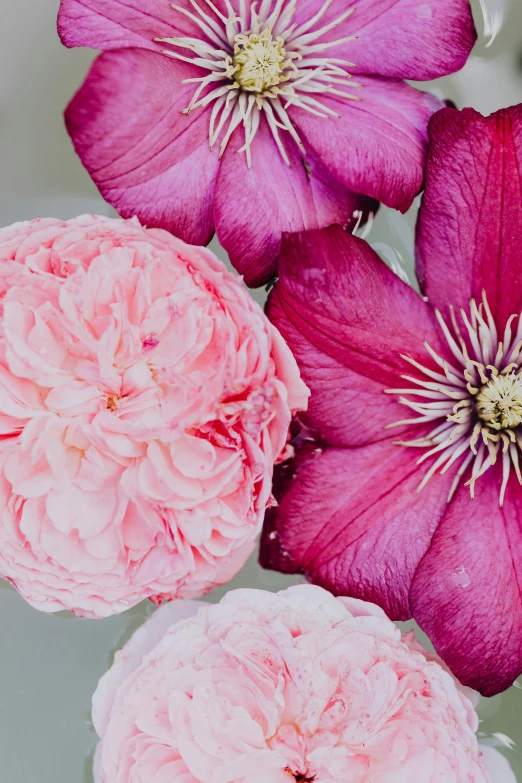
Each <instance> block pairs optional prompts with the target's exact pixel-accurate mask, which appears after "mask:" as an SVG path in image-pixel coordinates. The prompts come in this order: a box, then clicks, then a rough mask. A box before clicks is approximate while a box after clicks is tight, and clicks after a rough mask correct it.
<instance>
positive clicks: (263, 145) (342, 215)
mask: <svg viewBox="0 0 522 783" xmlns="http://www.w3.org/2000/svg"><path fill="white" fill-rule="evenodd" d="M282 135H285V134H282ZM243 144H244V134H243V131H242V130H237V131H236V132H235V133H234V136H233V137H232V139H231V141H230V143H229V144H228V146H227V148H226V151H225V154H224V157H223V161H222V163H221V166H220V169H219V175H218V179H217V183H216V206H215V219H216V230H217V234H218V237H219V240H220V242H221V244H222V245H223V247H225V249H226V250H227V252H228V253H229V255H230V258H231V261H232V264H233V265H234V267H235V268H236V269H237V271H238V272H239V273H240V274H242V275H243V276H244V278H245V282H246V283H247V285H249V286H257V285H262V284H263V283H266V282H268V281H269V280H270V279H271V278H272V277H273V276H274V275H275V273H276V271H277V256H278V253H279V250H280V247H281V235H282V233H283V232H285V231H288V232H296V231H303V230H306V229H314V228H322V227H323V226H327V225H330V224H332V223H342V224H349V225H355V222H356V217H354V212H355V210H357V209H362V210H369V209H373V210H374V211H375V210H376V209H377V204H376V203H373V202H371V201H370V200H369V199H365V198H363V197H361V196H357V195H356V194H355V193H353V192H351V191H350V190H349V189H348V188H347V187H346V186H345V185H343V184H341V183H340V182H338V181H337V180H336V179H335V177H333V176H332V175H331V174H330V173H329V172H328V171H326V170H325V169H324V168H323V167H322V166H321V164H320V163H319V162H318V161H317V159H316V157H315V156H314V155H313V154H311V155H307V156H306V158H305V157H304V156H303V155H301V153H300V152H299V150H298V148H297V145H296V144H295V143H294V142H293V141H292V139H289V138H285V139H284V148H285V150H286V154H287V155H288V158H289V161H290V163H291V165H290V166H288V165H287V164H286V163H285V162H284V160H283V159H282V157H281V155H280V153H279V151H278V149H277V145H276V143H275V141H274V137H273V136H272V133H271V131H270V129H269V127H268V124H267V122H266V120H265V119H264V117H263V118H262V119H261V124H260V127H259V130H258V131H257V134H256V136H255V139H254V143H253V145H252V167H251V168H250V169H249V168H247V163H246V158H245V153H243V152H241V153H239V154H238V150H239V149H240V148H241V147H242V146H243Z"/></svg>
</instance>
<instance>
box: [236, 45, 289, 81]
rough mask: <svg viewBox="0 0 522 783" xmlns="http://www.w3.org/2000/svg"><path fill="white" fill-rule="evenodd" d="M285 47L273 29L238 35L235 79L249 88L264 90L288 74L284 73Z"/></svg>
mask: <svg viewBox="0 0 522 783" xmlns="http://www.w3.org/2000/svg"><path fill="white" fill-rule="evenodd" d="M284 61H285V50H284V48H283V41H282V39H281V38H278V39H277V40H275V41H274V40H273V38H272V35H271V33H270V31H269V30H265V31H264V32H263V33H261V35H255V34H253V33H251V34H250V35H237V36H236V43H235V46H234V57H233V59H232V62H233V65H234V71H235V72H234V79H235V81H236V82H237V83H238V84H239V86H240V87H242V88H243V89H244V90H247V91H248V92H255V93H262V92H265V90H268V89H269V88H270V87H275V86H276V85H277V84H279V83H280V82H282V81H286V79H287V78H288V77H285V75H284V71H283V69H284V65H285V62H284Z"/></svg>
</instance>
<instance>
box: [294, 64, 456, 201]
mask: <svg viewBox="0 0 522 783" xmlns="http://www.w3.org/2000/svg"><path fill="white" fill-rule="evenodd" d="M358 81H359V82H360V83H361V84H362V85H363V87H358V88H357V87H353V88H352V89H351V90H350V91H349V92H350V93H353V94H354V95H355V96H358V97H359V98H360V100H349V99H344V100H343V99H342V98H337V97H326V96H325V95H320V96H318V99H319V100H320V102H321V103H322V104H324V105H326V106H328V107H329V108H330V109H333V110H334V111H335V112H337V113H338V114H339V115H340V117H339V118H337V117H330V118H329V119H324V118H322V117H315V116H314V115H313V114H310V113H309V112H307V111H305V110H304V109H301V108H296V107H291V108H290V109H289V114H290V115H291V117H292V119H293V121H294V122H295V124H296V125H297V127H298V129H299V132H300V133H301V135H302V137H303V139H304V140H305V141H306V144H307V145H308V146H310V147H311V148H312V150H313V151H314V152H315V153H316V154H317V155H318V157H319V159H320V160H321V162H322V163H323V165H324V166H325V167H326V168H327V169H328V170H329V171H330V172H331V173H332V174H333V175H334V176H335V177H337V179H338V180H340V181H341V182H343V183H344V184H345V185H346V186H347V187H349V188H351V189H352V190H355V191H356V192H358V193H364V195H366V196H370V197H371V198H376V199H378V200H379V201H382V202H383V204H386V205H387V206H389V207H394V208H395V209H400V210H402V211H405V210H406V209H408V207H409V206H410V205H411V203H412V201H413V199H414V197H415V196H416V195H417V193H418V192H419V191H420V189H421V187H422V184H423V181H424V161H425V157H426V152H427V130H426V129H427V125H428V121H429V119H430V117H431V115H432V114H433V112H435V111H437V110H438V109H440V108H441V106H442V103H441V101H439V100H438V98H435V97H434V96H433V95H431V94H430V93H425V92H420V91H419V90H415V89H414V88H413V87H410V86H409V85H408V84H406V83H405V82H401V81H398V80H395V79H380V78H377V77H375V78H371V77H362V78H361V79H358ZM343 90H344V91H348V89H347V88H343Z"/></svg>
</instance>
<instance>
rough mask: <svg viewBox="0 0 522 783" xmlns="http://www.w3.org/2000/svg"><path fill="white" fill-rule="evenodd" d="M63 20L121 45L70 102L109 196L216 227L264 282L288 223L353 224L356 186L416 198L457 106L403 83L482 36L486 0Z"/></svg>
mask: <svg viewBox="0 0 522 783" xmlns="http://www.w3.org/2000/svg"><path fill="white" fill-rule="evenodd" d="M58 29H59V32H60V36H61V39H62V41H63V42H64V44H65V45H66V46H90V47H92V48H94V49H101V50H103V51H104V53H103V54H102V55H101V56H100V57H99V58H98V59H97V60H96V61H95V63H94V65H93V67H92V69H91V71H90V73H89V75H88V77H87V80H86V82H85V83H84V85H83V87H82V88H81V89H80V91H79V92H78V94H77V95H76V97H75V98H74V99H73V101H72V102H71V104H70V105H69V107H68V109H67V112H66V122H67V127H68V130H69V133H70V134H71V136H72V139H73V141H74V145H75V147H76V150H77V152H78V154H79V155H80V157H81V159H82V162H83V164H84V165H85V167H86V168H87V170H88V171H89V173H90V174H91V176H92V177H93V179H94V181H95V183H96V184H97V186H98V187H99V189H100V191H101V193H102V195H103V197H104V198H105V199H107V201H109V202H110V203H111V204H113V205H114V206H115V207H116V209H117V210H118V211H119V213H120V214H121V215H122V216H123V217H131V216H133V215H137V216H138V217H139V218H140V220H141V221H142V222H144V223H146V224H147V225H150V226H159V227H161V228H166V229H168V230H169V231H172V232H173V233H174V234H176V235H177V236H181V237H182V238H183V239H185V240H186V241H189V242H192V243H193V244H205V243H207V242H208V241H209V240H210V238H211V237H212V235H213V233H214V230H216V231H217V235H218V238H219V240H220V242H221V243H222V245H223V246H224V247H225V248H226V250H227V251H228V253H229V255H230V257H231V259H232V263H233V264H234V266H235V267H236V269H237V270H238V271H239V272H240V273H242V274H243V275H244V276H245V280H246V281H247V283H248V284H249V285H260V284H261V283H262V282H266V281H267V280H269V279H270V278H271V277H273V275H274V274H275V272H276V269H277V262H276V259H277V255H278V252H279V248H280V243H281V234H282V232H284V231H301V230H304V229H311V228H321V227H323V226H327V225H330V224H332V223H341V224H346V225H353V223H354V222H355V219H356V218H357V215H358V213H360V212H361V210H363V211H364V210H365V209H367V208H368V207H369V206H370V205H369V204H368V202H367V200H365V199H363V200H361V199H360V198H359V197H357V196H355V195H354V193H353V191H355V192H357V193H362V194H364V195H365V196H367V197H370V198H371V199H379V200H380V201H383V202H384V203H385V204H388V205H389V206H393V207H396V208H398V209H403V210H404V209H406V208H407V207H408V206H409V205H410V203H411V201H412V199H413V197H414V196H415V195H416V194H417V193H418V192H419V190H420V188H421V185H422V182H423V177H424V161H425V153H426V125H427V122H428V119H429V117H430V116H431V114H432V113H433V112H434V111H435V110H437V109H438V108H440V106H441V102H440V101H439V100H438V99H436V98H434V97H433V96H432V95H430V94H427V93H424V92H418V91H417V90H414V89H413V88H412V87H410V86H408V85H407V84H406V83H405V82H404V81H403V80H404V79H417V80H418V79H421V80H423V79H433V78H435V77H438V76H442V75H443V74H447V73H451V72H453V71H456V70H458V69H460V68H461V67H462V66H463V65H464V63H465V62H466V59H467V57H468V54H469V52H470V50H471V47H472V46H473V43H474V41H475V30H474V26H473V21H472V17H471V12H470V7H469V0H333V2H332V0H326V1H325V0H262V2H257V3H256V2H254V3H251V2H250V0H249V1H248V2H246V0H215V2H212V1H211V0H198V2H196V0H179V2H178V3H174V5H172V4H171V2H170V0H61V5H60V13H59V17H58ZM354 74H356V79H354V78H353V75H354ZM238 152H239V153H240V154H237V153H238ZM354 213H355V214H354ZM359 219H360V218H359Z"/></svg>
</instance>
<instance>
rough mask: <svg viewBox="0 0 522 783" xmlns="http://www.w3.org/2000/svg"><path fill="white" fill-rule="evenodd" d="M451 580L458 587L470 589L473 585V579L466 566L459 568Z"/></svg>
mask: <svg viewBox="0 0 522 783" xmlns="http://www.w3.org/2000/svg"><path fill="white" fill-rule="evenodd" d="M451 578H452V579H453V582H454V584H456V585H457V587H463V588H466V587H469V586H470V584H471V578H470V575H469V574H468V572H467V571H466V569H465V568H464V566H459V567H458V568H457V569H455V571H454V572H453V574H452V575H451Z"/></svg>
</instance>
